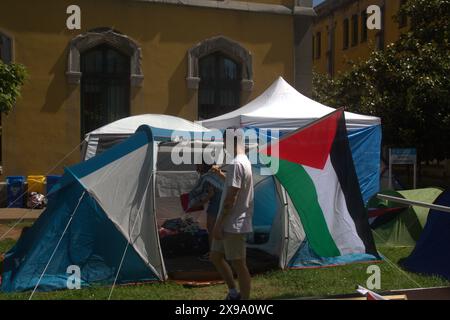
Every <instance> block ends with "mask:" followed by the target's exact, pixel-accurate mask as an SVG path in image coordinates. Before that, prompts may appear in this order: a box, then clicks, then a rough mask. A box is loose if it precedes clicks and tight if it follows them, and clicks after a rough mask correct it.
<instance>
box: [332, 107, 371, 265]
mask: <svg viewBox="0 0 450 320" xmlns="http://www.w3.org/2000/svg"><path fill="white" fill-rule="evenodd" d="M336 130H337V131H336V136H335V138H334V141H333V145H332V146H331V154H330V158H331V163H332V164H333V167H334V170H335V172H336V175H337V177H338V179H339V183H340V185H341V188H342V191H343V193H344V196H345V202H346V204H347V209H348V211H349V213H350V216H351V217H352V219H353V221H354V222H355V226H356V231H357V232H358V235H359V237H360V238H361V240H362V242H363V243H364V246H365V247H366V253H368V254H371V255H374V256H376V257H379V256H378V253H377V249H376V247H375V242H374V240H373V235H372V231H371V229H370V225H369V218H368V215H367V212H366V209H365V207H364V201H363V198H362V195H361V188H360V186H359V182H358V177H357V176H356V170H355V165H354V163H353V157H352V153H351V150H350V144H349V141H348V136H347V127H346V125H345V116H344V113H343V112H342V116H341V117H340V119H339V122H338V126H337V129H336Z"/></svg>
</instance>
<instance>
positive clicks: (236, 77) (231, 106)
mask: <svg viewBox="0 0 450 320" xmlns="http://www.w3.org/2000/svg"><path fill="white" fill-rule="evenodd" d="M241 68H242V66H241V64H240V63H238V62H236V61H234V60H233V59H231V58H230V57H228V56H226V55H225V54H223V53H221V52H215V53H212V54H209V55H207V56H205V57H203V58H201V59H200V60H199V73H200V84H199V91H198V116H199V118H200V119H209V118H213V117H216V116H219V115H221V114H224V113H227V112H230V111H233V110H235V109H237V108H239V106H240V95H241V80H242V79H241V74H242V72H241Z"/></svg>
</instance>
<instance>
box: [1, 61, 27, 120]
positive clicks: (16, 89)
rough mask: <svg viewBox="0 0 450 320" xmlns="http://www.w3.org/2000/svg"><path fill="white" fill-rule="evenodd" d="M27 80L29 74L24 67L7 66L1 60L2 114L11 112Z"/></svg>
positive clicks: (19, 65)
mask: <svg viewBox="0 0 450 320" xmlns="http://www.w3.org/2000/svg"><path fill="white" fill-rule="evenodd" d="M26 78H27V72H26V69H25V67H24V66H23V65H21V64H16V63H11V64H6V63H4V62H2V61H1V60H0V113H5V114H8V113H9V112H11V110H12V108H13V107H14V105H15V104H16V101H17V99H18V98H19V97H20V89H21V87H22V85H23V84H24V82H25V79H26Z"/></svg>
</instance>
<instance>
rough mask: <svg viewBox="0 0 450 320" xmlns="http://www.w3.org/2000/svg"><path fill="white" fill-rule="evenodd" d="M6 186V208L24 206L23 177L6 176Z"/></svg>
mask: <svg viewBox="0 0 450 320" xmlns="http://www.w3.org/2000/svg"><path fill="white" fill-rule="evenodd" d="M6 188H7V195H8V208H24V207H25V198H26V190H25V177H24V176H11V177H6Z"/></svg>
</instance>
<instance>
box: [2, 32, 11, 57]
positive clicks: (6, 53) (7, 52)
mask: <svg viewBox="0 0 450 320" xmlns="http://www.w3.org/2000/svg"><path fill="white" fill-rule="evenodd" d="M0 60H2V61H3V62H4V63H11V62H12V40H11V38H10V37H8V36H7V35H6V34H3V33H1V32H0Z"/></svg>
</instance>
